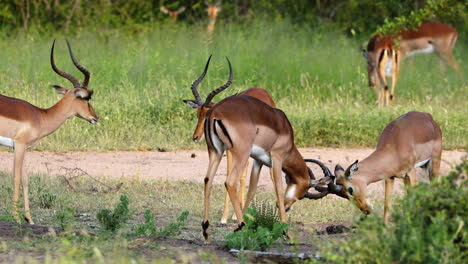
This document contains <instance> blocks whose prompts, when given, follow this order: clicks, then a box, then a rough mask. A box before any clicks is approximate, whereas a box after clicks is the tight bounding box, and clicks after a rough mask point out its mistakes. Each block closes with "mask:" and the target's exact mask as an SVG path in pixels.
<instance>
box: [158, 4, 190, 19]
mask: <svg viewBox="0 0 468 264" xmlns="http://www.w3.org/2000/svg"><path fill="white" fill-rule="evenodd" d="M159 9H160V10H161V12H163V13H164V14H166V15H169V16H170V17H171V19H172V21H174V22H175V21H177V16H178V15H179V14H181V13H183V12H184V11H185V7H181V8H179V9H177V10H175V11H174V10H170V9H168V8H166V7H165V6H161V7H160V8H159Z"/></svg>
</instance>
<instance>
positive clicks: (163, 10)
mask: <svg viewBox="0 0 468 264" xmlns="http://www.w3.org/2000/svg"><path fill="white" fill-rule="evenodd" d="M159 10H161V12H163V13H164V14H169V9H167V8H166V7H165V6H160V7H159Z"/></svg>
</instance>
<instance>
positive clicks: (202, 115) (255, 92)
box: [184, 56, 276, 224]
mask: <svg viewBox="0 0 468 264" xmlns="http://www.w3.org/2000/svg"><path fill="white" fill-rule="evenodd" d="M210 60H211V56H210V57H209V59H208V61H207V63H206V66H205V69H204V71H203V73H202V74H201V75H200V77H198V79H196V80H195V81H194V82H193V83H192V93H193V96H194V97H195V100H184V103H186V104H187V105H188V106H190V107H192V108H196V109H197V117H198V121H197V126H196V128H195V131H194V133H193V136H192V139H193V141H194V142H199V141H200V140H201V139H202V138H203V132H204V130H203V127H204V124H205V120H206V113H207V112H208V110H209V109H210V108H209V107H212V106H214V105H215V103H214V102H212V103H210V106H209V107H206V106H205V102H203V100H202V99H201V97H200V95H199V94H198V91H197V86H198V85H199V84H200V82H201V81H202V80H203V78H205V75H206V72H207V70H208V66H209V64H210ZM239 95H245V96H251V97H254V98H257V99H259V100H260V101H262V102H264V103H266V104H268V105H269V106H271V107H273V108H275V107H276V106H275V102H274V101H273V99H272V98H271V96H270V94H269V93H268V91H267V90H265V89H260V88H249V89H247V90H245V91H242V92H241V93H239ZM226 154H227V171H228V173H229V171H230V170H231V168H232V165H231V164H232V156H231V152H229V151H227V153H226ZM247 167H248V162H247V165H246V166H245V170H244V172H243V173H242V176H241V178H240V189H239V195H238V197H239V199H240V200H241V204H242V205H243V204H244V202H245V201H244V189H245V179H246V176H247ZM228 216H229V194H228V193H226V196H225V198H224V209H223V216H222V217H221V221H220V222H221V224H226V223H227V218H228ZM233 219H234V220H236V218H235V214H234V215H233Z"/></svg>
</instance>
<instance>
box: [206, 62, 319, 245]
mask: <svg viewBox="0 0 468 264" xmlns="http://www.w3.org/2000/svg"><path fill="white" fill-rule="evenodd" d="M227 61H228V64H229V79H228V81H227V82H226V83H225V84H224V85H223V86H221V87H219V88H217V89H215V90H213V91H212V92H211V93H210V94H209V95H208V96H207V98H206V100H205V103H204V105H205V107H208V108H210V109H209V110H208V112H207V113H206V120H205V124H204V129H205V131H204V133H205V137H206V144H207V147H208V154H209V165H208V171H207V173H206V177H205V189H204V193H205V202H204V211H205V213H204V214H205V216H204V218H203V222H202V227H203V236H204V237H205V240H206V241H209V240H210V237H209V232H208V228H209V199H210V193H211V186H212V184H213V178H214V175H215V174H216V171H217V169H218V166H219V163H220V161H221V158H222V156H223V153H224V151H225V150H228V151H230V152H231V154H232V169H231V170H230V171H229V173H228V175H227V179H226V182H225V186H226V190H227V192H228V194H229V198H230V199H231V203H232V205H233V207H234V212H235V214H236V217H237V222H238V224H239V227H238V228H237V230H240V229H241V228H242V227H243V226H244V225H245V224H244V222H243V220H242V208H241V207H242V206H241V202H240V201H239V199H238V197H237V196H236V191H237V190H236V189H237V182H238V181H239V177H240V175H241V174H242V171H243V170H244V168H245V166H246V163H247V160H248V158H249V157H252V158H253V159H254V163H253V167H252V172H251V175H250V184H249V189H248V193H247V200H246V203H245V207H244V211H245V209H246V208H247V207H248V205H249V204H250V202H251V201H252V199H253V196H254V193H255V189H256V186H257V184H258V179H259V172H260V170H261V168H262V166H263V165H266V166H267V167H270V168H271V169H272V170H271V172H272V174H273V175H272V178H273V185H274V188H275V192H276V197H277V205H278V207H279V211H280V215H281V221H283V222H286V220H287V219H286V211H287V210H289V208H290V207H291V205H292V204H293V203H294V202H295V201H297V200H298V199H302V198H304V197H306V198H313V197H314V196H313V195H309V194H308V192H307V191H308V189H309V188H310V187H312V186H315V185H316V184H317V182H316V181H314V180H315V177H314V175H313V174H312V171H311V170H310V169H309V168H308V167H307V165H306V163H305V161H304V160H303V158H302V156H301V154H300V153H299V151H298V149H297V148H296V146H295V145H294V133H293V129H292V127H291V124H290V123H289V120H288V118H287V117H286V115H285V114H284V113H283V111H281V110H279V109H276V108H272V107H270V106H269V105H267V104H265V103H263V102H262V101H260V100H258V99H257V98H253V97H251V96H245V95H235V96H230V97H227V98H225V99H224V100H222V101H221V102H219V103H217V104H216V105H214V106H212V107H211V100H212V99H213V97H214V96H216V95H217V94H218V93H220V92H221V91H223V90H225V89H226V88H227V87H229V85H230V84H231V82H232V67H231V63H230V62H229V59H228V60H227ZM282 171H284V172H285V173H286V175H287V189H286V193H285V198H284V199H283V196H282V194H281V193H282V192H283V188H282V181H281V176H282V175H281V172H282ZM320 198H321V197H320Z"/></svg>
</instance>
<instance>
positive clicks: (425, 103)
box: [0, 21, 468, 151]
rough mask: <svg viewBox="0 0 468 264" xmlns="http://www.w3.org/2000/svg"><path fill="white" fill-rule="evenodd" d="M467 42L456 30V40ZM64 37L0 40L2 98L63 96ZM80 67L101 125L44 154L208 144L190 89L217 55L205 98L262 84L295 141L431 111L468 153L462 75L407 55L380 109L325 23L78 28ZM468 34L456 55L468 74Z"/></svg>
mask: <svg viewBox="0 0 468 264" xmlns="http://www.w3.org/2000/svg"><path fill="white" fill-rule="evenodd" d="M460 35H461V36H463V34H460ZM65 37H66V36H62V35H55V34H54V35H50V36H43V35H41V36H40V35H37V34H29V35H17V36H14V37H11V36H4V37H1V38H0V49H1V50H3V51H4V52H1V53H0V60H1V61H2V63H1V64H0V84H1V85H0V93H1V94H4V95H7V96H13V97H17V98H21V99H24V100H27V101H29V102H31V103H33V104H35V105H38V106H41V107H49V106H51V105H53V104H54V103H55V102H56V101H57V100H58V96H57V95H55V93H54V91H53V89H52V88H51V87H50V86H51V85H53V84H61V85H67V86H68V87H70V84H69V83H68V81H66V80H65V79H63V78H61V77H59V76H57V75H56V74H55V73H54V72H53V71H52V69H51V67H50V64H49V52H50V47H51V45H52V41H53V39H54V38H56V39H58V40H59V41H58V43H57V45H56V63H57V65H58V66H59V67H60V68H61V69H63V70H65V71H67V72H71V73H72V74H74V75H75V76H78V77H80V78H81V74H80V73H79V72H78V71H77V70H76V69H75V68H74V67H73V66H72V64H71V61H70V59H69V57H68V54H67V50H66V47H65V41H64V38H65ZM67 37H68V38H69V39H70V40H71V43H72V46H73V48H74V53H75V55H76V56H77V58H78V60H79V61H80V63H82V64H83V65H85V66H86V67H87V68H88V69H89V70H90V71H91V73H92V75H91V82H90V89H93V90H95V96H94V97H93V100H92V101H91V102H92V104H93V106H94V108H95V110H96V112H97V114H98V115H99V116H100V123H99V124H98V125H97V126H91V125H89V124H88V123H86V122H85V121H83V120H80V119H77V118H74V119H73V120H71V121H67V122H66V123H65V125H64V126H63V127H62V128H60V129H59V130H58V131H57V132H56V133H54V134H52V135H50V136H48V137H47V138H46V139H44V140H42V141H41V142H40V143H39V144H38V145H37V147H36V149H39V150H55V151H69V150H93V151H109V150H155V149H157V148H165V149H169V150H173V149H181V148H204V144H195V143H192V142H191V140H190V139H191V134H192V133H193V129H194V127H195V125H196V115H195V111H194V110H193V109H191V108H189V107H187V106H186V105H184V104H183V103H182V99H191V98H192V97H193V96H192V94H191V92H190V84H191V83H192V81H193V80H194V79H196V78H197V77H198V75H199V74H200V73H201V71H202V69H203V66H204V64H205V62H206V59H207V58H208V56H209V55H210V54H214V57H213V60H212V64H211V68H210V70H209V72H208V74H207V77H206V78H205V81H204V82H203V83H202V84H201V85H200V87H199V90H200V93H201V95H202V97H203V96H206V95H207V93H208V92H209V91H211V90H212V89H214V88H216V87H218V86H220V85H222V84H223V83H224V82H225V81H226V79H227V76H228V68H227V63H226V60H225V56H229V58H230V60H231V62H232V64H233V67H234V83H233V85H232V87H231V88H229V89H228V90H227V91H225V92H223V93H222V94H220V95H218V96H217V97H216V98H215V100H220V99H222V98H224V97H225V96H228V95H232V94H234V93H237V92H239V91H242V90H244V89H246V88H248V87H260V88H266V89H268V91H269V92H270V93H271V95H272V97H273V99H274V100H275V101H276V102H277V106H278V107H279V108H281V109H283V110H284V111H285V112H286V114H287V115H288V117H289V118H290V119H291V122H292V124H293V127H294V129H295V134H296V141H297V143H298V145H299V146H341V147H361V146H368V147H370V146H374V145H375V144H376V139H377V136H378V134H379V133H380V131H381V130H382V129H383V127H384V126H385V125H386V123H387V122H388V121H390V120H392V119H394V118H396V117H398V116H399V115H401V114H403V113H405V112H406V111H409V110H419V111H427V112H430V113H432V114H433V115H434V117H435V119H436V121H437V122H438V123H439V124H440V125H441V126H442V129H443V134H444V146H445V148H449V149H453V148H466V147H467V146H468V138H467V137H466V135H467V134H468V125H467V124H468V110H467V109H468V108H467V107H466V102H467V101H468V89H467V85H466V82H465V80H464V79H463V80H462V79H460V78H458V77H457V75H456V74H455V73H454V72H453V71H451V70H448V71H447V72H445V73H444V72H441V71H440V67H439V63H438V61H437V58H436V57H435V56H418V57H416V58H414V59H413V60H411V61H410V60H405V61H404V62H403V65H402V69H401V74H400V80H399V82H398V84H397V87H396V100H397V101H396V104H397V105H396V107H394V108H391V109H378V108H377V107H376V106H375V105H374V100H375V95H374V92H373V91H372V90H371V89H369V88H368V87H367V73H366V65H365V62H364V59H363V58H362V57H361V55H360V53H359V52H358V51H359V47H360V46H362V44H363V43H364V42H365V40H366V39H367V36H363V37H362V38H361V39H351V38H348V37H346V36H345V35H343V34H340V33H337V32H334V30H333V29H330V28H329V27H326V28H325V27H324V28H322V29H314V28H310V27H308V26H296V25H292V24H290V23H288V22H287V21H283V22H271V23H270V22H266V21H263V22H262V21H259V22H254V23H253V24H245V25H236V24H230V25H219V27H217V29H216V32H215V35H214V36H213V39H212V41H211V42H210V41H208V40H207V36H206V35H205V33H204V32H203V28H202V27H201V26H197V25H192V26H186V25H179V26H177V25H166V26H164V25H162V26H161V25H158V26H155V27H153V28H150V27H142V28H141V29H140V30H116V31H114V30H109V31H99V32H87V31H82V32H78V33H77V34H74V35H73V36H67ZM466 48H467V44H466V43H463V39H460V40H459V43H458V44H457V46H456V49H455V56H456V58H457V60H458V62H459V63H460V64H461V65H462V68H463V70H464V72H465V73H467V72H468V70H467V69H468V67H467V66H466V65H467V64H466V63H464V62H465V61H466V60H467V57H466V56H467V55H466V52H465V53H464V52H463V50H466Z"/></svg>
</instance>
